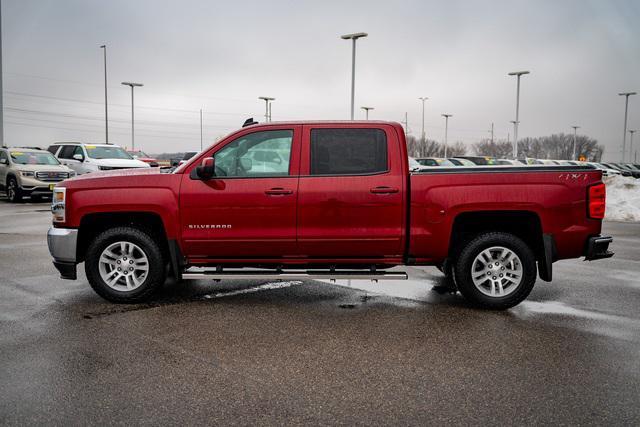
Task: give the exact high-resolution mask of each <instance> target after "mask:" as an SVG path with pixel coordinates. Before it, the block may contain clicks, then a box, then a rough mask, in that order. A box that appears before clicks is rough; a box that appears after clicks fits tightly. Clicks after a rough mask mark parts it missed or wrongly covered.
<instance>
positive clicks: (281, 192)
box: [264, 187, 293, 196]
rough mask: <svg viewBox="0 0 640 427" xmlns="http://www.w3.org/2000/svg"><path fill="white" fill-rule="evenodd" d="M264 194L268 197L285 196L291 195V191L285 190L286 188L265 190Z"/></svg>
mask: <svg viewBox="0 0 640 427" xmlns="http://www.w3.org/2000/svg"><path fill="white" fill-rule="evenodd" d="M264 194H267V195H269V196H287V195H289V194H293V190H287V189H286V188H281V187H277V188H271V189H269V190H266V191H265V192H264Z"/></svg>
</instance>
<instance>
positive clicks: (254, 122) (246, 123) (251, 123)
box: [242, 117, 258, 128]
mask: <svg viewBox="0 0 640 427" xmlns="http://www.w3.org/2000/svg"><path fill="white" fill-rule="evenodd" d="M257 124H258V122H256V121H255V120H253V117H250V118H248V119H247V120H245V121H244V123H243V125H242V127H243V128H245V127H247V126H251V125H257Z"/></svg>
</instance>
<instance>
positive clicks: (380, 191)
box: [371, 187, 400, 194]
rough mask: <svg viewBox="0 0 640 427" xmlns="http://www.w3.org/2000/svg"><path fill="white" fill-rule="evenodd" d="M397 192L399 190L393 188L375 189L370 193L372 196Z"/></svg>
mask: <svg viewBox="0 0 640 427" xmlns="http://www.w3.org/2000/svg"><path fill="white" fill-rule="evenodd" d="M398 191H400V190H398V189H397V188H393V187H375V188H372V189H371V192H372V193H373V194H393V193H397V192H398Z"/></svg>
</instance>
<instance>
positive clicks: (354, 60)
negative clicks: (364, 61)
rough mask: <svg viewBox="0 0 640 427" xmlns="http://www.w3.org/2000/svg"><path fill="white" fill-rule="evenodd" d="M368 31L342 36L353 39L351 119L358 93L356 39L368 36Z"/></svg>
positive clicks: (345, 38) (344, 38)
mask: <svg viewBox="0 0 640 427" xmlns="http://www.w3.org/2000/svg"><path fill="white" fill-rule="evenodd" d="M367 36H368V34H367V33H354V34H345V35H344V36H340V38H342V39H343V40H351V41H352V43H351V46H352V47H351V120H353V109H354V104H355V94H356V40H358V39H359V38H361V37H367Z"/></svg>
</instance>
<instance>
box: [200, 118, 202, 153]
mask: <svg viewBox="0 0 640 427" xmlns="http://www.w3.org/2000/svg"><path fill="white" fill-rule="evenodd" d="M200 151H202V108H201V109H200Z"/></svg>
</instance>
